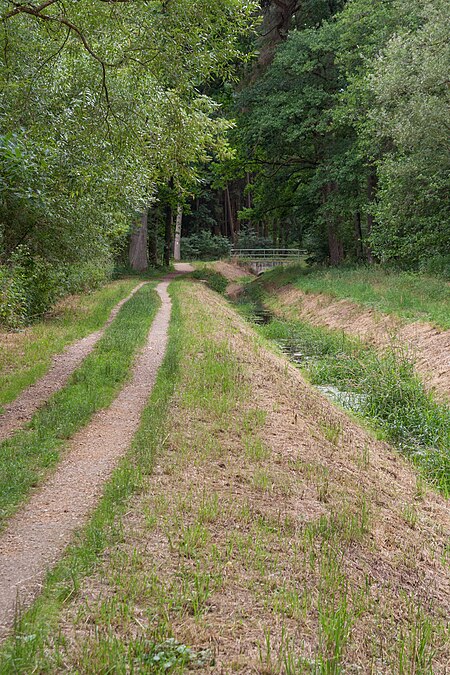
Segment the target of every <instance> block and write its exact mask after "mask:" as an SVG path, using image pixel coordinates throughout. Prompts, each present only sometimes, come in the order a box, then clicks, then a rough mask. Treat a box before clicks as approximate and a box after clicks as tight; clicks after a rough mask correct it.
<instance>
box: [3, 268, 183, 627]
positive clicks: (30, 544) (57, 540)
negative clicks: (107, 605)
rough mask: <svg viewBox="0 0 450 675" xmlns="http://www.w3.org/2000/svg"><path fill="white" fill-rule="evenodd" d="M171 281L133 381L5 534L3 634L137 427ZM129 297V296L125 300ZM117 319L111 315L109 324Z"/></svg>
mask: <svg viewBox="0 0 450 675" xmlns="http://www.w3.org/2000/svg"><path fill="white" fill-rule="evenodd" d="M180 271H189V270H184V269H183V270H180ZM168 283H169V282H168V281H164V282H162V283H160V284H159V285H158V286H157V289H156V290H157V292H158V293H159V296H160V298H161V300H162V307H161V308H160V310H159V311H158V313H157V315H156V317H155V320H154V322H153V324H152V327H151V329H150V332H149V336H148V340H147V343H146V346H145V347H144V349H143V350H142V352H141V353H140V354H139V356H138V357H137V359H136V362H135V365H134V368H133V374H132V378H131V380H130V382H129V383H128V384H126V385H125V387H124V388H123V389H122V391H121V392H120V394H119V395H118V397H117V398H116V399H115V401H114V402H113V404H112V405H111V406H110V408H108V409H107V410H102V411H100V412H99V413H97V414H96V415H95V416H94V418H93V419H92V421H91V423H90V424H89V425H88V426H87V427H86V428H84V429H82V430H81V431H80V432H79V433H77V434H76V435H75V436H74V438H73V439H72V441H71V443H70V446H69V450H68V452H67V455H66V457H65V459H64V460H63V461H62V462H61V463H60V464H59V466H58V468H57V469H56V471H55V473H54V474H53V476H52V477H51V478H50V479H49V480H48V481H47V483H46V484H45V485H44V486H43V488H42V489H40V490H39V491H38V492H37V493H36V494H35V495H34V496H33V497H32V498H31V499H30V501H29V503H28V504H27V505H26V506H25V507H24V508H23V509H22V510H21V511H20V512H19V513H18V514H17V515H16V516H14V517H13V518H12V519H11V521H10V523H9V525H8V528H7V529H6V531H5V532H4V533H3V534H2V536H1V538H0V637H1V636H2V635H4V634H5V633H6V632H7V631H8V629H9V628H10V627H11V625H12V622H13V619H14V613H15V609H16V605H17V603H18V602H19V603H20V606H21V607H23V606H27V605H28V604H30V602H31V600H32V598H33V597H35V596H36V594H37V593H38V592H39V589H40V587H41V584H42V582H43V579H44V577H45V573H46V570H47V569H48V568H49V567H50V566H51V565H52V564H54V563H55V561H56V560H57V559H58V558H59V557H60V556H61V554H62V552H63V550H64V548H65V547H66V545H67V544H68V542H69V541H70V538H71V535H72V533H73V531H74V530H75V529H76V528H78V527H80V526H81V525H83V523H84V522H85V521H86V518H87V516H88V515H89V513H90V512H91V511H92V509H93V508H94V506H95V504H96V502H97V500H98V498H99V495H100V494H101V489H102V485H103V483H104V482H105V480H107V478H108V477H109V476H110V474H111V472H112V471H113V469H114V467H115V465H116V463H117V461H118V459H119V458H120V457H121V456H122V455H123V454H124V453H125V451H126V449H127V448H128V446H129V444H130V442H131V440H132V438H133V435H134V433H135V432H136V430H137V427H138V425H139V419H140V415H141V412H142V410H143V408H144V406H145V403H146V401H147V399H148V396H149V394H150V392H151V389H152V387H153V384H154V382H155V379H156V374H157V371H158V368H159V366H160V364H161V362H162V360H163V357H164V353H165V350H166V344H167V329H168V325H169V320H170V313H171V301H170V297H169V295H168V292H167V286H168ZM141 285H142V284H141ZM138 288H139V286H138V287H137V288H136V289H135V291H136V290H137V289H138ZM124 302H126V299H125V300H123V301H122V302H121V303H119V305H122V304H123V303H124ZM119 305H118V306H116V308H115V310H114V312H115V313H114V316H115V314H117V312H118V310H119ZM113 318H114V317H113V316H110V318H109V320H108V322H109V323H110V322H111V321H112V319H113ZM100 334H101V332H100ZM93 336H94V337H93ZM93 336H92V335H91V336H89V338H87V340H88V344H87V345H86V344H85V341H81V342H82V343H83V344H81V345H80V343H77V349H76V350H74V349H73V348H72V350H71V352H70V353H71V354H73V356H72V357H71V360H70V361H67V360H65V361H64V364H65V365H64V367H63V365H62V364H60V365H59V369H55V368H53V369H52V371H51V373H52V377H51V378H47V379H46V384H45V385H42V384H39V383H38V385H37V387H33V388H32V389H33V395H34V396H36V395H39V396H40V398H39V401H38V403H37V404H35V401H33V400H31V394H30V393H29V391H28V393H27V398H25V401H27V402H29V407H28V408H25V414H26V415H27V416H28V417H27V419H28V418H29V416H31V412H30V411H31V408H33V410H35V409H36V408H37V406H38V405H40V404H41V403H42V402H43V401H44V400H45V398H46V397H48V396H49V395H50V393H53V391H56V390H57V389H59V388H61V387H62V385H63V384H64V382H65V381H66V380H67V377H68V375H69V374H70V372H72V371H73V369H74V368H75V366H76V365H78V363H79V362H80V361H81V360H82V358H84V356H86V354H87V353H88V352H89V351H90V350H91V349H92V347H93V344H95V341H97V340H98V338H99V337H100V335H99V334H97V333H95V334H93ZM77 350H79V351H77ZM80 352H81V354H82V356H80ZM57 376H58V378H59V379H56V377H57ZM44 379H45V378H44ZM41 383H42V381H41ZM24 405H25V404H24ZM33 406H34V407H33ZM8 419H9V418H8ZM21 422H23V418H22V419H21ZM10 428H11V427H10Z"/></svg>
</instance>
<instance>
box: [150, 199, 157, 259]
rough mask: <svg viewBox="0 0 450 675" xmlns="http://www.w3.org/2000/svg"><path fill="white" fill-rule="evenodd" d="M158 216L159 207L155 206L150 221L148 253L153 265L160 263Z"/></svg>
mask: <svg viewBox="0 0 450 675" xmlns="http://www.w3.org/2000/svg"><path fill="white" fill-rule="evenodd" d="M158 216H159V213H158V209H157V208H153V209H152V210H151V212H150V223H149V227H148V255H149V262H150V265H152V266H153V267H157V265H158V222H159V217H158Z"/></svg>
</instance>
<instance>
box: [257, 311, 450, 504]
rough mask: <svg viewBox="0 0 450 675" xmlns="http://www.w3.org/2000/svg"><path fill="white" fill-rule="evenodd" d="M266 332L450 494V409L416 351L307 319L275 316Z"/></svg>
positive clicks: (316, 381)
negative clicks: (418, 365) (418, 366)
mask: <svg viewBox="0 0 450 675" xmlns="http://www.w3.org/2000/svg"><path fill="white" fill-rule="evenodd" d="M260 332H261V333H262V334H263V335H264V336H265V337H266V338H269V339H271V340H274V341H276V342H278V343H280V342H281V343H282V344H283V347H284V349H285V350H286V351H287V352H288V353H289V352H290V353H291V355H293V354H296V355H297V360H298V361H300V366H301V368H302V369H303V370H304V371H305V372H306V374H307V375H308V377H309V379H310V380H311V382H312V383H313V384H315V385H321V386H332V387H336V388H337V389H339V390H340V391H342V392H344V395H343V396H342V397H341V398H340V399H338V400H340V401H341V403H343V404H344V405H345V406H346V407H348V408H350V409H353V410H354V411H355V412H356V413H357V414H359V415H362V416H363V417H364V418H365V419H366V420H368V421H369V422H370V423H371V424H372V425H373V426H374V427H375V428H376V429H378V430H381V432H382V433H383V435H384V437H385V438H386V439H388V440H389V441H391V442H393V443H394V444H395V445H396V447H397V448H399V449H400V450H401V451H402V452H403V453H405V454H406V455H408V456H409V457H410V458H411V459H412V460H413V461H414V463H415V464H416V465H417V466H418V467H419V468H420V470H421V471H422V472H423V474H424V476H425V477H426V478H427V480H429V481H430V483H431V484H433V485H434V486H435V487H437V488H438V489H439V490H441V491H442V492H443V493H444V494H445V495H447V496H448V495H450V409H449V408H448V407H447V406H445V405H443V404H440V403H438V402H437V401H436V400H435V399H434V397H433V394H432V393H429V392H427V391H426V390H425V388H424V386H423V384H422V382H421V380H420V378H419V377H418V376H417V374H416V373H415V371H414V363H413V360H412V358H411V356H410V354H408V353H407V352H406V351H405V350H404V349H402V348H401V347H400V346H397V345H393V346H392V347H390V348H388V349H386V350H385V351H384V352H383V353H381V354H380V353H378V352H377V351H376V350H375V349H372V348H370V347H368V346H367V345H364V344H363V343H362V342H360V341H359V340H356V339H351V338H349V337H346V336H345V335H344V334H342V333H339V332H337V331H331V330H328V329H325V328H320V327H316V326H311V325H310V324H308V323H305V322H301V321H291V322H287V321H280V320H272V321H270V323H268V324H267V325H265V326H261V327H260ZM348 392H351V393H353V394H356V395H357V397H354V396H348Z"/></svg>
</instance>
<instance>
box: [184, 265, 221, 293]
mask: <svg viewBox="0 0 450 675" xmlns="http://www.w3.org/2000/svg"><path fill="white" fill-rule="evenodd" d="M192 277H193V278H194V279H199V280H200V281H206V283H207V285H208V286H209V288H211V289H212V290H213V291H217V293H221V294H223V293H225V289H226V287H227V286H228V280H227V279H226V278H225V277H224V276H223V274H220V272H215V271H214V270H212V269H208V268H207V267H201V268H199V269H196V270H195V271H194V272H193V273H192Z"/></svg>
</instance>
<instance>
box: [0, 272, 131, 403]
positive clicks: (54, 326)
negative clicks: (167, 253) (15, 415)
mask: <svg viewBox="0 0 450 675" xmlns="http://www.w3.org/2000/svg"><path fill="white" fill-rule="evenodd" d="M138 281H139V280H138V279H124V280H121V281H114V282H112V283H110V284H107V285H106V286H104V287H103V288H100V289H99V290H97V291H95V292H94V293H91V294H89V295H82V296H77V297H76V298H73V299H72V300H73V301H72V302H70V299H66V300H65V301H63V302H62V303H61V304H60V306H59V309H58V310H55V313H54V314H53V315H50V316H49V317H48V318H47V319H44V320H43V321H39V322H38V323H36V324H34V325H33V326H31V327H29V328H27V329H25V330H24V331H23V332H21V333H17V334H9V335H8V336H5V334H3V336H0V405H2V404H5V403H9V402H10V401H13V400H14V399H15V398H16V397H17V396H18V395H19V394H20V392H21V391H23V389H25V388H26V387H28V386H29V385H30V384H33V383H34V382H36V380H38V379H39V378H40V377H42V376H43V375H44V374H45V373H46V372H47V370H48V368H49V367H50V364H51V359H52V356H53V355H54V354H58V353H60V352H62V351H63V349H64V347H65V346H66V345H68V344H70V343H71V342H74V341H75V340H79V339H80V338H83V337H85V336H86V335H89V334H90V333H93V332H94V331H96V330H98V329H99V328H101V327H102V326H103V324H104V323H105V321H106V320H107V318H108V316H109V314H110V312H111V310H112V308H113V307H114V306H115V305H116V304H117V303H118V302H119V301H120V300H122V298H124V297H126V296H127V295H128V294H129V293H130V292H131V291H132V289H133V288H134V287H135V286H136V285H137V284H138ZM2 338H3V339H2Z"/></svg>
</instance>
